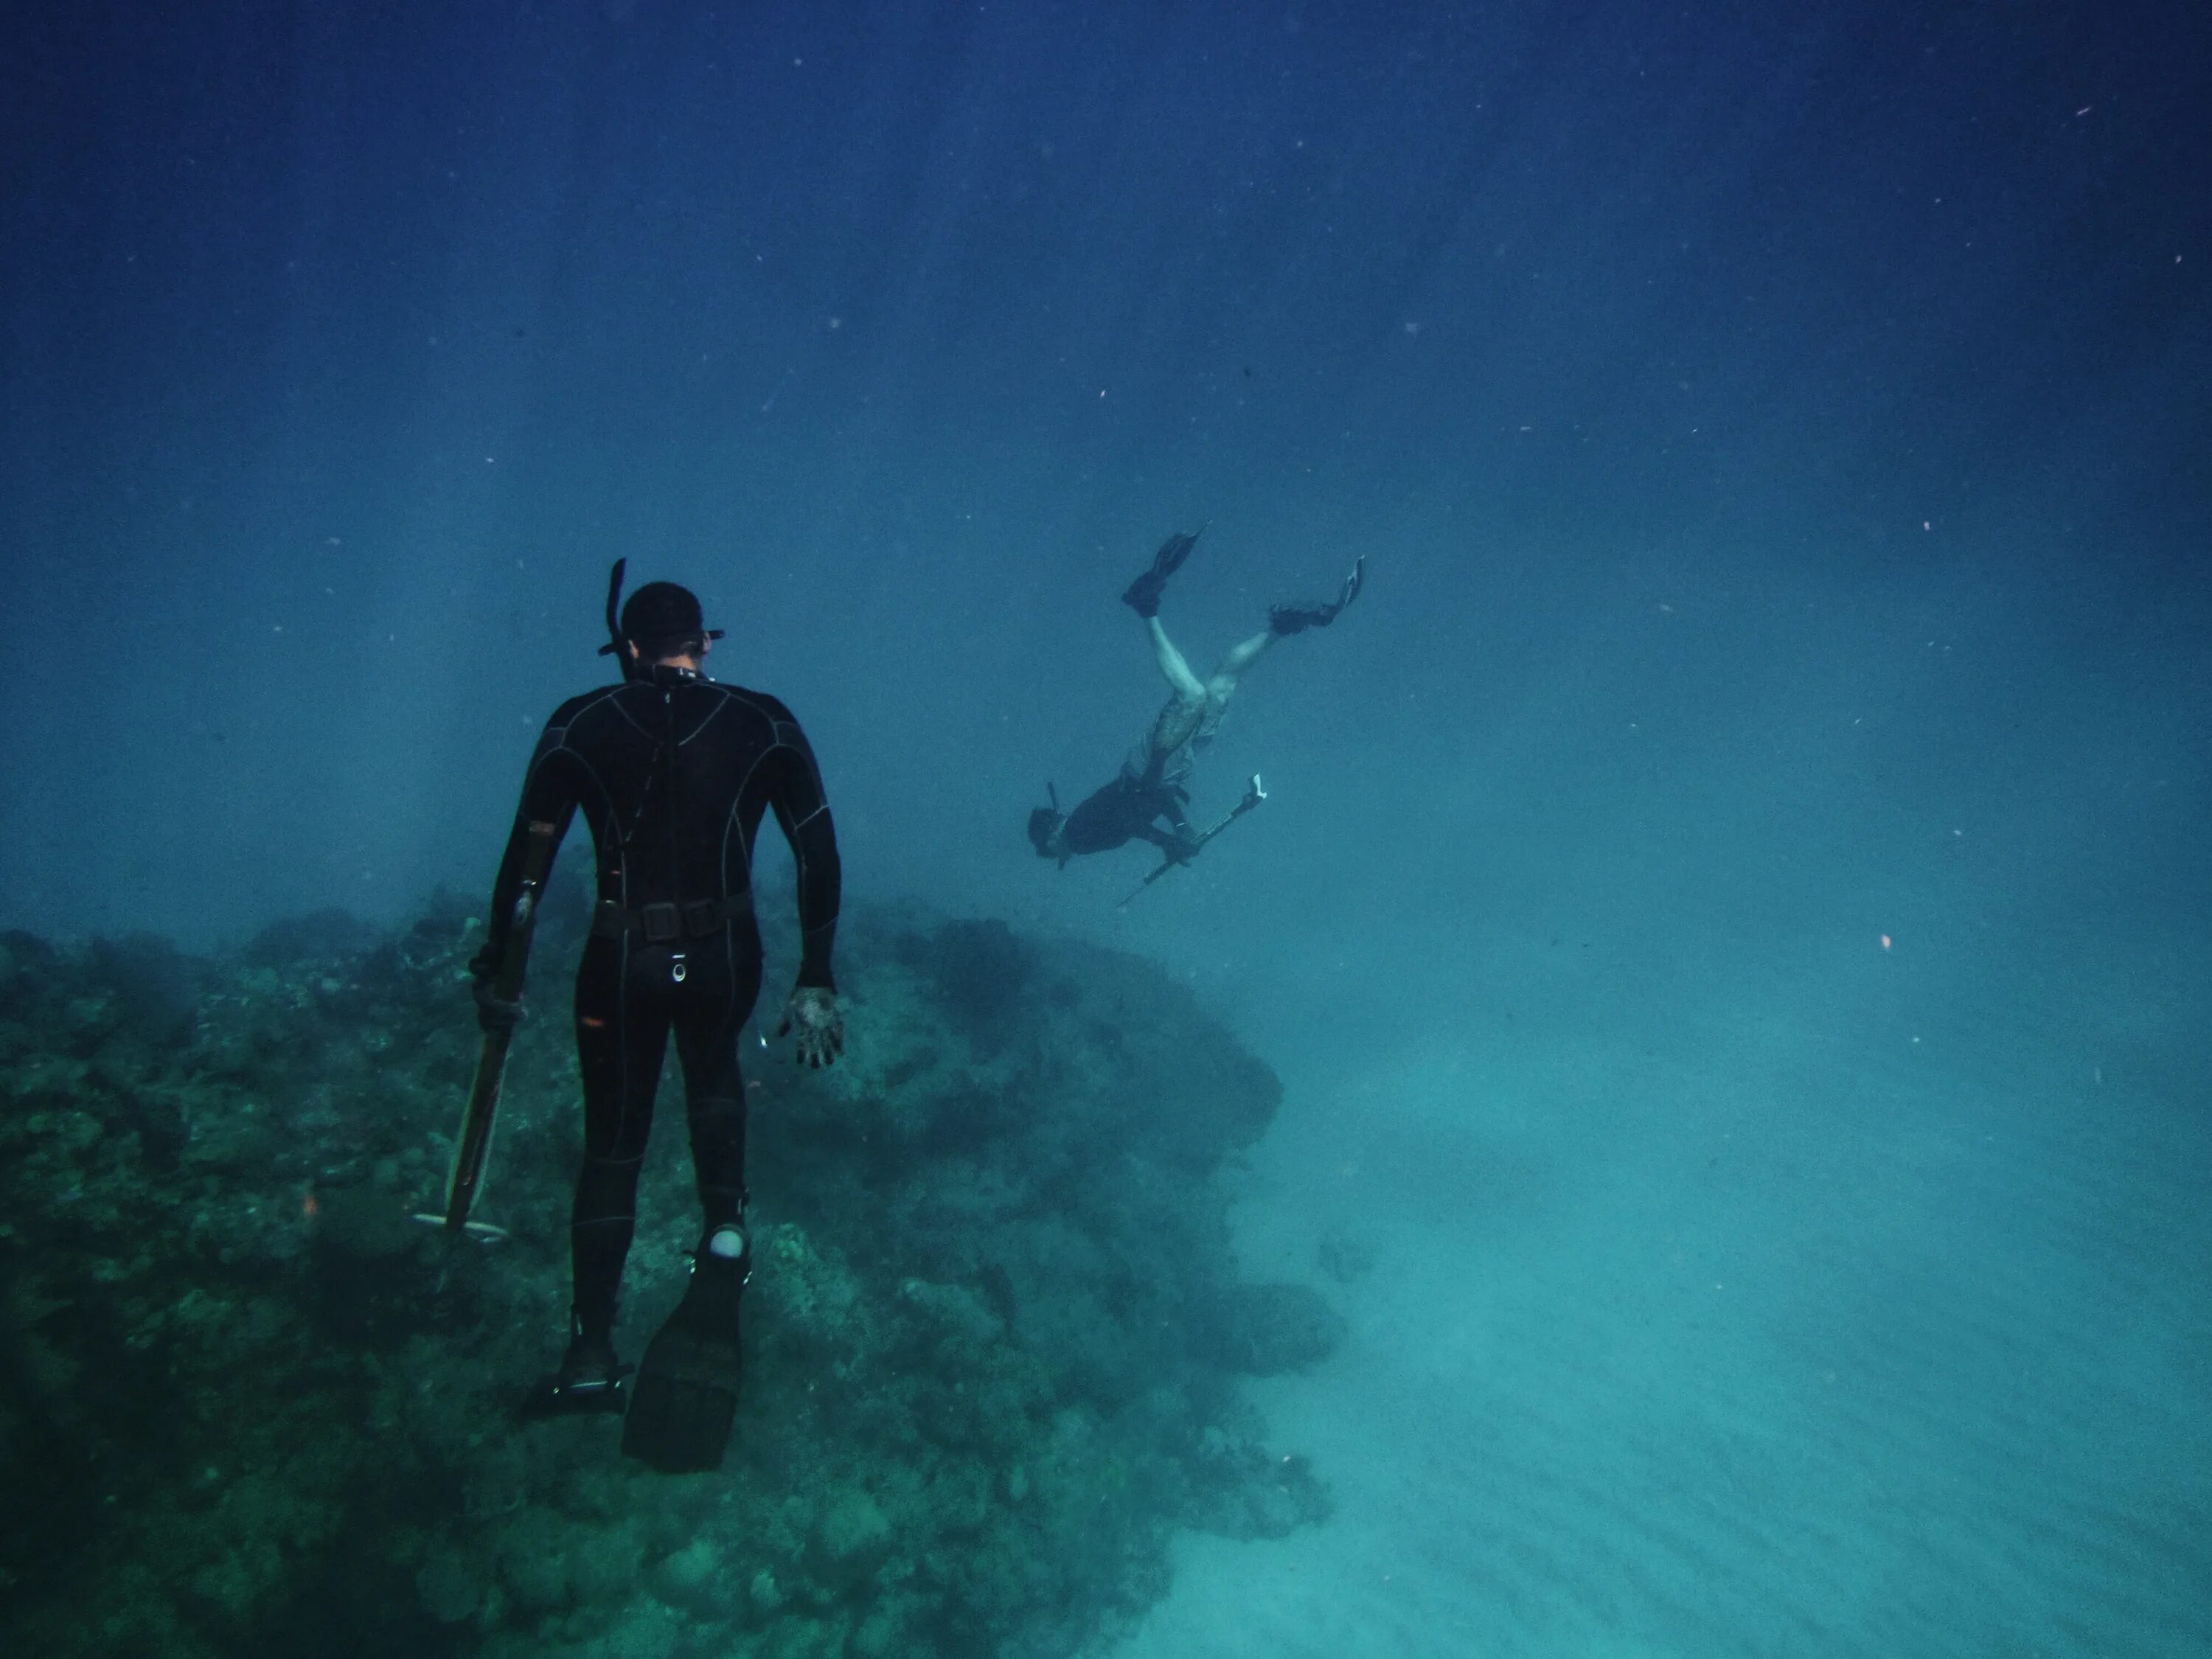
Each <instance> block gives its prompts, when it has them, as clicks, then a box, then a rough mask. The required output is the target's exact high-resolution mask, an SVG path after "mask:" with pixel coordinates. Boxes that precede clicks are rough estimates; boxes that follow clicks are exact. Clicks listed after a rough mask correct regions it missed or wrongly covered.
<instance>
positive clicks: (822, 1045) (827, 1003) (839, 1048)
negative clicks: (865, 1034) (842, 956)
mask: <svg viewBox="0 0 2212 1659" xmlns="http://www.w3.org/2000/svg"><path fill="white" fill-rule="evenodd" d="M775 1034H776V1035H777V1036H790V1037H793V1039H794V1041H793V1050H792V1058H793V1059H794V1060H797V1061H798V1062H799V1064H800V1065H801V1066H814V1067H816V1068H817V1069H818V1068H820V1067H822V1066H830V1065H835V1064H836V1060H837V1056H838V1055H840V1054H843V1053H844V1052H845V1014H844V1011H843V1010H842V1009H841V1008H839V1007H838V1006H837V994H836V992H835V991H831V990H827V989H824V988H823V987H821V986H819V985H802V986H800V987H799V988H798V989H797V990H795V991H793V993H792V994H791V1000H790V1001H788V1002H787V1003H785V1004H784V1005H783V1024H781V1025H779V1026H777V1027H776V1028H775Z"/></svg>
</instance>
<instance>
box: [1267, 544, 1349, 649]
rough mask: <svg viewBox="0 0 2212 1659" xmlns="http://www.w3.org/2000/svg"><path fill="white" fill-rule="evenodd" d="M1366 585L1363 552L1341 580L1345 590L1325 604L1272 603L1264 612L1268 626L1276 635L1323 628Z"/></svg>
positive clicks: (1309, 601)
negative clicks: (1273, 604) (1350, 570)
mask: <svg viewBox="0 0 2212 1659" xmlns="http://www.w3.org/2000/svg"><path fill="white" fill-rule="evenodd" d="M1366 584H1367V556H1366V555H1365V554H1364V553H1363V554H1361V555H1360V556H1359V557H1358V558H1357V559H1355V560H1353V561H1352V574H1350V575H1349V576H1346V578H1345V579H1344V592H1341V593H1340V594H1339V595H1338V596H1337V597H1336V598H1335V599H1331V600H1329V601H1328V603H1327V604H1323V603H1322V602H1321V601H1320V600H1318V599H1308V600H1305V601H1304V602H1302V603H1300V604H1297V605H1275V606H1273V607H1271V608H1270V609H1269V611H1268V612H1267V626H1268V628H1269V629H1272V630H1273V632H1275V633H1277V634H1303V633H1304V632H1305V631H1306V629H1309V628H1326V627H1328V625H1329V624H1330V623H1333V622H1334V621H1335V620H1336V619H1337V617H1338V615H1339V613H1340V612H1341V611H1343V610H1344V608H1345V607H1346V605H1350V604H1351V603H1352V601H1353V600H1354V599H1358V597H1359V590H1360V589H1361V588H1362V587H1364V586H1366Z"/></svg>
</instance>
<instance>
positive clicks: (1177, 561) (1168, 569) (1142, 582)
mask: <svg viewBox="0 0 2212 1659" xmlns="http://www.w3.org/2000/svg"><path fill="white" fill-rule="evenodd" d="M1205 533H1206V526H1204V525H1200V526H1199V527H1198V528H1197V529H1196V530H1194V531H1193V532H1191V533H1190V534H1189V535H1188V536H1186V535H1184V534H1183V533H1182V532H1181V531H1180V530H1178V531H1177V532H1176V533H1175V534H1174V535H1172V536H1170V537H1169V538H1167V540H1165V541H1164V542H1162V543H1161V544H1160V550H1159V551H1158V552H1157V553H1155V554H1153V555H1152V568H1151V569H1150V570H1147V571H1146V572H1145V574H1143V575H1141V576H1139V577H1138V578H1137V580H1134V581H1133V582H1131V583H1130V584H1129V586H1128V588H1127V591H1126V592H1124V593H1123V594H1122V595H1121V603H1122V604H1124V605H1127V606H1128V607H1129V609H1130V610H1132V611H1135V612H1136V613H1137V614H1138V615H1139V616H1140V617H1157V616H1158V615H1159V614H1160V595H1161V594H1163V593H1164V592H1167V586H1168V578H1169V577H1170V576H1172V575H1174V574H1175V573H1176V571H1178V570H1180V569H1182V562H1183V561H1184V560H1185V559H1187V558H1188V557H1189V556H1190V550H1191V549H1192V548H1194V547H1196V546H1197V545H1198V538H1200V536H1203V535H1204V534H1205Z"/></svg>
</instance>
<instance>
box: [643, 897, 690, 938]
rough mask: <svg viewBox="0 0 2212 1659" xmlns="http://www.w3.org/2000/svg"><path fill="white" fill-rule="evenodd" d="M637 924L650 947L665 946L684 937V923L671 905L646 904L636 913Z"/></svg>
mask: <svg viewBox="0 0 2212 1659" xmlns="http://www.w3.org/2000/svg"><path fill="white" fill-rule="evenodd" d="M637 923H638V926H639V927H640V928H641V929H642V930H643V931H644V933H645V937H646V940H647V943H648V944H652V945H665V944H667V943H668V942H669V941H670V940H671V939H680V938H682V937H683V935H684V921H683V918H682V916H681V915H679V914H678V911H677V908H676V907H675V906H674V905H673V904H668V903H661V904H647V905H645V906H643V907H642V908H640V909H639V911H638V913H637Z"/></svg>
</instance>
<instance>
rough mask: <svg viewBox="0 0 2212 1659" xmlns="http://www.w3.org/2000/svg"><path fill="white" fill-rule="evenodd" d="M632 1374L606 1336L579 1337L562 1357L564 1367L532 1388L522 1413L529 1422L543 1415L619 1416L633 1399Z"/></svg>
mask: <svg viewBox="0 0 2212 1659" xmlns="http://www.w3.org/2000/svg"><path fill="white" fill-rule="evenodd" d="M629 1374H630V1368H629V1366H627V1365H625V1364H623V1363H622V1362H621V1361H620V1360H618V1359H617V1358H615V1351H614V1347H613V1345H612V1344H611V1343H610V1342H608V1341H607V1340H606V1339H605V1337H599V1338H596V1339H594V1338H592V1337H586V1336H578V1337H576V1338H575V1339H574V1340H572V1341H571V1342H570V1343H569V1344H568V1352H567V1353H565V1354H563V1355H562V1357H561V1369H560V1370H557V1371H556V1372H554V1373H553V1375H552V1376H549V1377H547V1378H545V1379H544V1381H543V1382H541V1383H538V1386H537V1387H536V1388H534V1389H532V1390H531V1391H530V1393H529V1395H528V1396H527V1397H526V1399H525V1400H524V1401H523V1402H522V1407H521V1411H520V1415H521V1417H522V1419H523V1420H524V1421H526V1422H530V1421H534V1420H535V1419H538V1418H542V1417H591V1416H597V1415H601V1414H604V1415H606V1416H610V1417H619V1416H621V1415H622V1412H623V1406H624V1405H626V1404H627V1403H628V1402H629V1387H628V1380H629Z"/></svg>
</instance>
